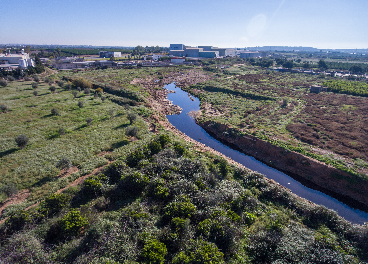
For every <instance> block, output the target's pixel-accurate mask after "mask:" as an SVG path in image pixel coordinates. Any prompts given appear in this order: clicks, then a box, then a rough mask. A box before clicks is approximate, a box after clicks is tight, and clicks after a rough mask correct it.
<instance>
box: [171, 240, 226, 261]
mask: <svg viewBox="0 0 368 264" xmlns="http://www.w3.org/2000/svg"><path fill="white" fill-rule="evenodd" d="M190 243H191V245H190V247H189V248H188V249H187V250H186V251H185V252H184V251H181V252H179V253H178V254H177V255H176V256H175V257H174V258H173V260H172V263H173V264H197V263H198V264H199V263H201V264H215V263H216V264H219V263H225V262H224V254H223V253H222V252H220V251H219V250H218V248H217V247H216V245H215V244H213V243H209V242H206V241H203V240H200V239H199V240H191V241H190Z"/></svg>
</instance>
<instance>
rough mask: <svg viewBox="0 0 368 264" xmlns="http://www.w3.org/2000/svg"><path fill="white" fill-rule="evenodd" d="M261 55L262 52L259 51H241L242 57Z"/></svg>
mask: <svg viewBox="0 0 368 264" xmlns="http://www.w3.org/2000/svg"><path fill="white" fill-rule="evenodd" d="M257 57H261V54H260V53H259V52H258V51H245V52H241V53H240V58H244V59H247V58H257Z"/></svg>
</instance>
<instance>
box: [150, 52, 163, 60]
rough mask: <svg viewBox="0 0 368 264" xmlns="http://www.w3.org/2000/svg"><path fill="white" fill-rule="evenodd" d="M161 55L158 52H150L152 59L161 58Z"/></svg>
mask: <svg viewBox="0 0 368 264" xmlns="http://www.w3.org/2000/svg"><path fill="white" fill-rule="evenodd" d="M162 56H163V55H159V54H154V53H153V54H152V60H154V61H158V59H159V58H161V57H162Z"/></svg>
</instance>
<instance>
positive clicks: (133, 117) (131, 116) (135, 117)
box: [127, 112, 137, 124]
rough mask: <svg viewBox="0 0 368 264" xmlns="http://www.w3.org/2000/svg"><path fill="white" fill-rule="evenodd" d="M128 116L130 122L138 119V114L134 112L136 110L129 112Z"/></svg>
mask: <svg viewBox="0 0 368 264" xmlns="http://www.w3.org/2000/svg"><path fill="white" fill-rule="evenodd" d="M127 118H128V120H129V122H130V124H133V123H134V121H135V120H136V119H137V114H136V113H134V112H130V113H128V116H127Z"/></svg>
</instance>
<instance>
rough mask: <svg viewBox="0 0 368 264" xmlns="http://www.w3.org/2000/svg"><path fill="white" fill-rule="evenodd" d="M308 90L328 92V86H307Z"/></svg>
mask: <svg viewBox="0 0 368 264" xmlns="http://www.w3.org/2000/svg"><path fill="white" fill-rule="evenodd" d="M309 92H311V93H320V92H328V88H327V87H322V86H320V85H312V86H311V87H310V88H309Z"/></svg>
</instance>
